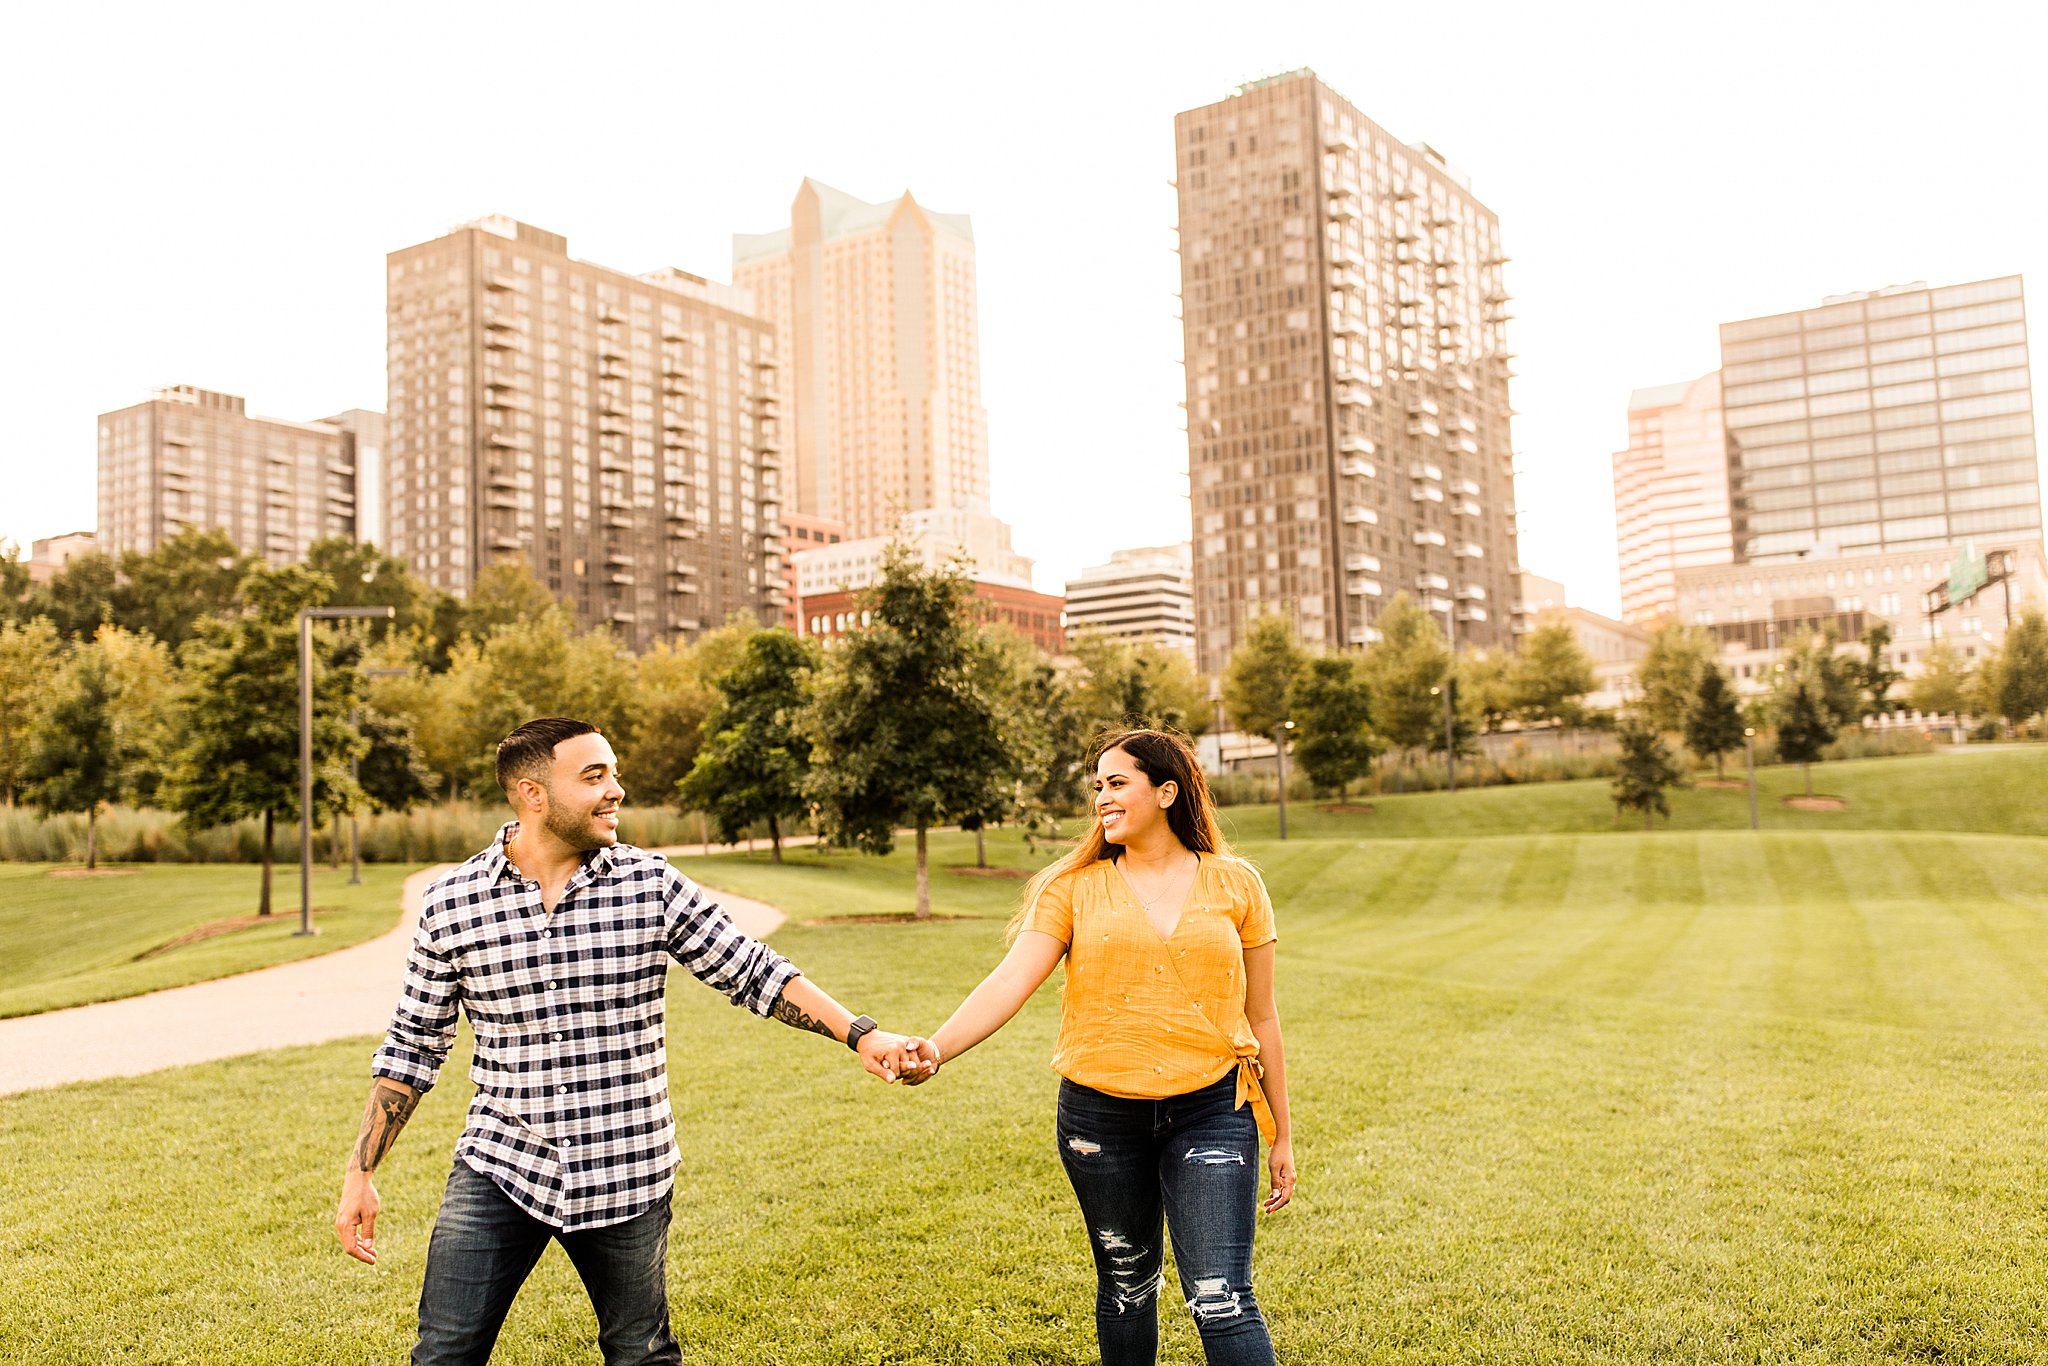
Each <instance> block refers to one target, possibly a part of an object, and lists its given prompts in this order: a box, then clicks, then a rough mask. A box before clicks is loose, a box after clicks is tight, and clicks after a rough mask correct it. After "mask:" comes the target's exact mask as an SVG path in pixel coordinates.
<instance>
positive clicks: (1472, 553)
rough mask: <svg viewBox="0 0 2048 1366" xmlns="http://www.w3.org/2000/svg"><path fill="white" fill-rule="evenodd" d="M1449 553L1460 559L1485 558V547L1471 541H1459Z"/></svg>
mask: <svg viewBox="0 0 2048 1366" xmlns="http://www.w3.org/2000/svg"><path fill="white" fill-rule="evenodd" d="M1451 553H1452V554H1453V555H1456V556H1457V557H1458V558H1459V559H1461V560H1483V559H1485V558H1486V551H1485V549H1484V548H1483V547H1481V546H1478V545H1475V544H1473V543H1472V542H1471V541H1464V542H1461V543H1460V544H1459V545H1458V546H1457V547H1455V548H1454V549H1453V550H1452V551H1451Z"/></svg>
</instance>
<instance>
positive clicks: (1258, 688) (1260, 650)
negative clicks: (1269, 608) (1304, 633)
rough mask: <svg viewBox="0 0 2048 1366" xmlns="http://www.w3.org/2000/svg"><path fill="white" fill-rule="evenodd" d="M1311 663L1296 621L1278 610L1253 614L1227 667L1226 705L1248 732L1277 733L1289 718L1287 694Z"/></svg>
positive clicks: (1225, 678)
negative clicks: (1296, 636) (1296, 633)
mask: <svg viewBox="0 0 2048 1366" xmlns="http://www.w3.org/2000/svg"><path fill="white" fill-rule="evenodd" d="M1307 665H1308V654H1307V652H1306V651H1304V650H1303V649H1302V648H1301V646H1300V645H1299V644H1297V643H1296V641H1295V639H1294V626H1293V624H1292V623H1290V622H1289V621H1288V620H1287V618H1286V617H1284V616H1281V615H1280V614H1279V613H1277V612H1268V613H1266V614H1265V615H1264V616H1260V617H1254V618H1252V620H1251V622H1250V623H1249V624H1248V625H1247V626H1246V627H1245V633H1244V639H1243V640H1241V641H1239V642H1238V645H1237V648H1236V649H1235V650H1232V651H1231V652H1230V660H1229V662H1228V663H1226V664H1225V665H1224V668H1223V706H1224V708H1225V710H1227V711H1228V712H1229V713H1230V719H1231V720H1233V721H1235V722H1236V723H1237V728H1238V729H1239V730H1241V731H1243V732H1244V733H1245V734H1247V735H1274V734H1276V733H1277V732H1278V731H1279V729H1280V723H1281V722H1283V721H1285V720H1286V719H1287V697H1288V693H1289V691H1290V690H1291V689H1292V688H1293V687H1294V680H1295V679H1296V678H1298V677H1300V675H1301V671H1302V670H1303V669H1304V668H1306V667H1307Z"/></svg>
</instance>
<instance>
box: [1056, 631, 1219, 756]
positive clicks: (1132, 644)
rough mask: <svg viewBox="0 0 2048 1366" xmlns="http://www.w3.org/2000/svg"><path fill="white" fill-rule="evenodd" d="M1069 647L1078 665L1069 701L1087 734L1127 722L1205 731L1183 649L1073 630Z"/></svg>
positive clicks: (1200, 698) (1202, 704) (1199, 694)
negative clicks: (1074, 633) (1075, 632)
mask: <svg viewBox="0 0 2048 1366" xmlns="http://www.w3.org/2000/svg"><path fill="white" fill-rule="evenodd" d="M1067 648H1068V650H1069V651H1070V652H1071V653H1072V654H1073V656H1074V658H1075V659H1077V660H1079V661H1080V665H1081V667H1080V668H1079V670H1077V671H1076V678H1075V680H1074V683H1073V686H1072V689H1071V692H1070V701H1071V705H1072V706H1073V708H1074V709H1075V711H1077V712H1078V713H1079V714H1080V717H1081V720H1082V722H1083V725H1084V726H1085V728H1086V730H1087V732H1088V733H1089V734H1091V735H1097V734H1100V733H1102V732H1103V731H1105V730H1120V729H1123V728H1125V727H1130V726H1154V727H1165V728H1168V729H1173V730H1184V731H1187V732H1189V733H1191V734H1192V733H1196V732H1199V731H1201V730H1204V729H1207V727H1208V721H1209V718H1208V710H1209V709H1208V707H1207V705H1206V701H1207V699H1206V698H1205V697H1204V695H1203V691H1202V684H1201V680H1200V679H1199V678H1197V677H1196V676H1195V666H1194V665H1193V663H1191V662H1190V661H1189V659H1188V657H1187V655H1185V654H1184V653H1182V652H1181V651H1179V650H1175V649H1172V648H1170V647H1168V646H1164V645H1154V644H1151V643H1140V642H1136V641H1129V640H1121V639H1119V638H1117V637H1115V636H1110V635H1104V634H1102V633H1100V632H1096V631H1084V632H1080V633H1077V634H1076V635H1074V636H1073V637H1072V638H1071V639H1070V640H1069V641H1068V643H1067Z"/></svg>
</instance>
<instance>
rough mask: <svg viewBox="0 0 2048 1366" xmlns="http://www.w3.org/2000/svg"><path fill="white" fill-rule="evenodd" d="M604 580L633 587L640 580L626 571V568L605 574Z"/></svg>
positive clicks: (622, 586) (624, 586)
mask: <svg viewBox="0 0 2048 1366" xmlns="http://www.w3.org/2000/svg"><path fill="white" fill-rule="evenodd" d="M604 581H605V582H606V583H610V584H616V585H618V586H619V587H621V588H631V587H632V586H633V585H634V584H635V583H637V582H639V580H637V579H635V578H634V577H633V576H632V575H631V574H629V573H626V572H625V571H624V570H621V571H620V572H618V573H616V574H607V575H605V576H604Z"/></svg>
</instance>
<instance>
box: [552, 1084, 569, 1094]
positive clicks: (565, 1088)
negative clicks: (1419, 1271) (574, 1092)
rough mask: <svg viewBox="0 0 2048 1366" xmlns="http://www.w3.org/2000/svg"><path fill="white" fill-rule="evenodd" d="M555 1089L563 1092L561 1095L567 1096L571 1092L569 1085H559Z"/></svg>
mask: <svg viewBox="0 0 2048 1366" xmlns="http://www.w3.org/2000/svg"><path fill="white" fill-rule="evenodd" d="M555 1090H556V1091H557V1092H558V1093H559V1094H561V1095H565V1096H566V1095H568V1094H569V1088H568V1087H566V1086H557V1087H556V1088H555Z"/></svg>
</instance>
